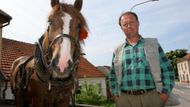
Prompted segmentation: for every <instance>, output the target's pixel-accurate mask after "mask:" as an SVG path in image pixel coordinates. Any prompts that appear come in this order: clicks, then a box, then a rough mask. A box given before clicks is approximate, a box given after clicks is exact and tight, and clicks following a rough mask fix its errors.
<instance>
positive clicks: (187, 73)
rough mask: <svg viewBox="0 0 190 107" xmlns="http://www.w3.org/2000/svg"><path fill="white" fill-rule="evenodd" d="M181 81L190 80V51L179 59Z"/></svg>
mask: <svg viewBox="0 0 190 107" xmlns="http://www.w3.org/2000/svg"><path fill="white" fill-rule="evenodd" d="M177 69H178V74H179V81H180V82H190V53H189V54H187V55H185V56H184V57H183V58H180V59H179V60H178V61H177Z"/></svg>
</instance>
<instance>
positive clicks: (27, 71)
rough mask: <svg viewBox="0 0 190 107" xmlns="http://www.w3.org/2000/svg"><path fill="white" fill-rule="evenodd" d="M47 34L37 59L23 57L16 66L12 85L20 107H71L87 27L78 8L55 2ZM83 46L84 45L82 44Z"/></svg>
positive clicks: (77, 4) (78, 3) (39, 44)
mask: <svg viewBox="0 0 190 107" xmlns="http://www.w3.org/2000/svg"><path fill="white" fill-rule="evenodd" d="M51 6H52V11H51V12H50V15H49V17H48V28H47V31H46V32H45V33H44V34H43V35H42V36H41V37H40V39H39V40H38V42H37V43H36V50H35V53H34V56H31V57H28V56H22V57H20V58H18V59H16V60H15V61H14V62H13V64H12V76H11V86H12V90H13V93H14V95H15V101H16V106H17V107H29V106H32V107H69V105H70V102H71V100H70V99H71V96H72V92H73V90H74V89H75V86H76V85H75V83H76V81H77V76H76V73H77V66H78V62H79V57H80V54H81V44H80V43H81V42H82V41H83V40H84V39H85V38H86V37H87V30H88V28H87V24H86V21H85V19H84V17H83V15H82V14H81V13H80V10H81V8H82V0H76V1H75V3H74V5H69V4H65V3H59V0H51ZM82 43H83V42H82Z"/></svg>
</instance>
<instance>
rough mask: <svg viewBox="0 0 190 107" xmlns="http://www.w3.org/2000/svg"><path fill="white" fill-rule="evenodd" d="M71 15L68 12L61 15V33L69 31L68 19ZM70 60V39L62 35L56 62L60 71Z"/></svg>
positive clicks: (69, 19)
mask: <svg viewBox="0 0 190 107" xmlns="http://www.w3.org/2000/svg"><path fill="white" fill-rule="evenodd" d="M71 19H72V18H71V16H70V15H69V14H68V13H65V14H64V16H63V17H62V20H63V23H64V25H63V34H68V35H69V33H70V21H71ZM69 61H71V62H72V58H71V41H70V39H69V38H68V37H63V41H62V43H61V44H60V51H59V59H58V64H57V67H59V68H60V72H64V70H65V68H67V67H68V65H69V64H68V62H69Z"/></svg>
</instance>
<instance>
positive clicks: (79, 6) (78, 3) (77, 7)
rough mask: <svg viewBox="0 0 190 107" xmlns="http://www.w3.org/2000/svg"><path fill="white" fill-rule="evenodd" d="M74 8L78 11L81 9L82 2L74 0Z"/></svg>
mask: <svg viewBox="0 0 190 107" xmlns="http://www.w3.org/2000/svg"><path fill="white" fill-rule="evenodd" d="M74 7H75V8H76V9H77V10H78V11H80V10H81V8H82V0H76V1H75V3H74Z"/></svg>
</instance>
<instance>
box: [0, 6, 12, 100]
mask: <svg viewBox="0 0 190 107" xmlns="http://www.w3.org/2000/svg"><path fill="white" fill-rule="evenodd" d="M11 19H12V17H11V16H10V15H8V14H7V13H5V12H4V11H3V10H1V9H0V99H1V98H2V97H3V96H5V94H3V93H5V90H6V88H2V87H3V86H6V85H7V84H6V82H7V81H6V78H5V74H4V73H3V72H1V57H2V53H1V50H2V32H3V27H5V26H7V25H9V24H10V21H11Z"/></svg>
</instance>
